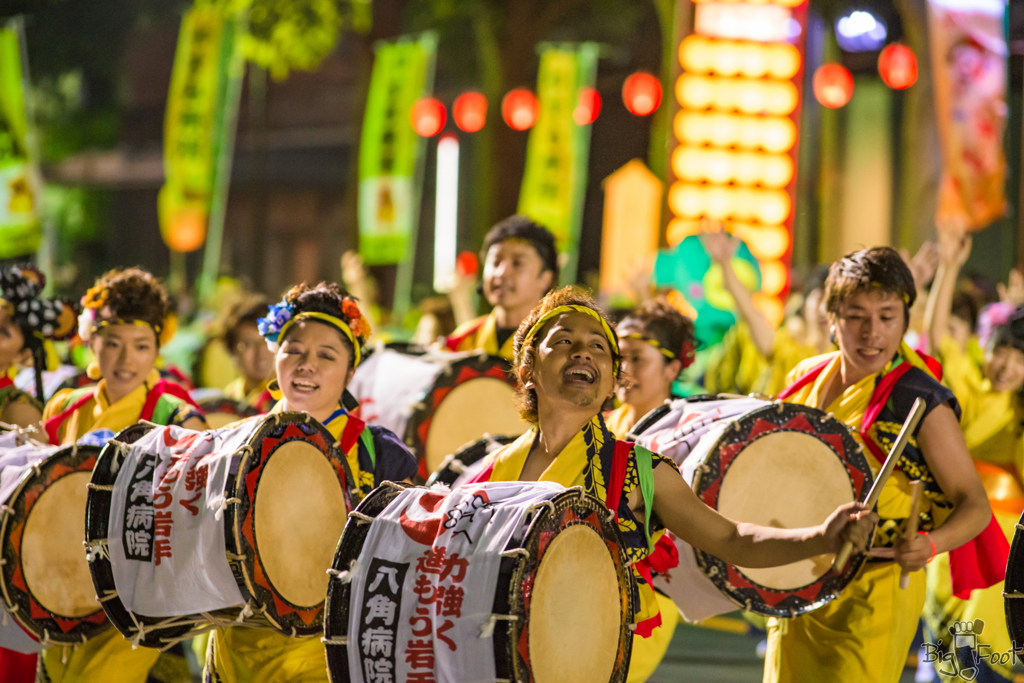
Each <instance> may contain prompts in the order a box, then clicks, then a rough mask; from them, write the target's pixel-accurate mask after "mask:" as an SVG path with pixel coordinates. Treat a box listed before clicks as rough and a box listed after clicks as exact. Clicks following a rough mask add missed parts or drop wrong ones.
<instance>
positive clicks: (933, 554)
mask: <svg viewBox="0 0 1024 683" xmlns="http://www.w3.org/2000/svg"><path fill="white" fill-rule="evenodd" d="M917 533H918V534H920V535H922V536H924V537H925V538H927V539H928V542H929V543H931V544H932V556H931V557H929V558H928V562H931V561H932V560H934V559H935V553H936V551H937V550H938V549H939V547H938V546H937V545H935V541H933V540H932V535H931V534H930V533H928V532H927V531H918V532H917Z"/></svg>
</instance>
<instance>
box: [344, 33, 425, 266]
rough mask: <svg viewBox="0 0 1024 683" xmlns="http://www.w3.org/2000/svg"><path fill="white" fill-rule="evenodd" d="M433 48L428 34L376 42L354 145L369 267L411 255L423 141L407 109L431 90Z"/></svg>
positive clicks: (363, 242)
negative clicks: (359, 135)
mask: <svg viewBox="0 0 1024 683" xmlns="http://www.w3.org/2000/svg"><path fill="white" fill-rule="evenodd" d="M436 51H437V38H436V36H435V35H434V34H433V33H424V34H421V35H420V36H418V37H415V38H403V39H400V40H398V41H395V42H389V43H383V42H382V43H379V44H377V46H376V52H375V58H374V62H373V74H372V76H371V78H370V91H369V94H368V95H367V99H366V113H365V116H364V117H363V135H362V139H361V140H360V143H359V253H360V255H361V256H362V258H363V261H364V262H365V263H367V264H370V265H380V264H389V263H403V262H405V261H407V260H409V259H410V258H411V256H412V247H411V245H412V243H413V242H414V240H415V235H416V228H417V221H418V219H419V207H420V202H419V192H420V182H421V179H422V169H421V167H422V159H423V151H424V143H425V140H423V139H422V138H420V137H419V136H418V135H416V132H415V131H414V130H413V129H412V124H411V123H410V122H409V113H410V112H411V111H412V106H413V104H414V103H415V102H416V100H418V99H419V98H421V97H423V96H425V95H427V94H429V93H430V91H431V89H432V88H433V81H434V56H435V54H436Z"/></svg>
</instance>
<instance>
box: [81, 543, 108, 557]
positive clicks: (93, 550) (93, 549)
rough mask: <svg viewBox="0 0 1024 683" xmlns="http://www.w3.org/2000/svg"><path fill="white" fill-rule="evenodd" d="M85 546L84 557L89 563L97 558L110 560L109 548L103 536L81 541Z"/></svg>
mask: <svg viewBox="0 0 1024 683" xmlns="http://www.w3.org/2000/svg"><path fill="white" fill-rule="evenodd" d="M82 545H84V546H85V559H86V560H88V561H89V562H90V563H91V562H95V561H96V560H98V559H103V560H106V561H107V562H110V548H109V544H108V542H107V539H105V538H97V539H95V540H93V541H82Z"/></svg>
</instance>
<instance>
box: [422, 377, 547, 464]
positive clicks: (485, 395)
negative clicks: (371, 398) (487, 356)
mask: <svg viewBox="0 0 1024 683" xmlns="http://www.w3.org/2000/svg"><path fill="white" fill-rule="evenodd" d="M528 427H529V425H527V424H526V423H525V422H523V420H522V418H520V417H519V410H518V408H516V390H515V389H513V388H512V387H510V386H509V385H508V383H507V382H505V381H504V380H500V379H494V378H493V377H480V378H478V379H476V380H474V381H472V382H465V383H463V384H461V385H459V386H456V387H455V388H453V389H452V390H451V391H450V392H449V393H448V394H447V396H445V398H444V400H443V401H442V402H441V403H440V405H438V406H437V412H435V413H434V417H433V420H432V424H431V426H430V431H429V432H428V433H427V444H426V451H425V454H424V457H425V458H426V461H427V470H428V471H430V472H433V471H434V469H435V468H437V467H439V466H440V465H441V463H442V462H444V459H445V457H447V456H448V454H449V453H454V452H455V451H457V450H458V449H459V448H461V447H462V446H465V445H466V444H467V443H470V442H472V441H475V440H477V439H479V438H480V436H481V435H482V434H513V435H516V436H518V435H520V434H522V433H523V432H525V431H526V429H527V428H528Z"/></svg>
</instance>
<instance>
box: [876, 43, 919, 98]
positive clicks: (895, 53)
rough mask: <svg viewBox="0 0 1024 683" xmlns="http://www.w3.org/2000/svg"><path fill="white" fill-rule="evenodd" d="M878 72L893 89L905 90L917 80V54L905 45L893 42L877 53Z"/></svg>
mask: <svg viewBox="0 0 1024 683" xmlns="http://www.w3.org/2000/svg"><path fill="white" fill-rule="evenodd" d="M878 73H879V75H881V77H882V80H883V81H885V84H886V85H887V86H889V87H890V88H892V89H893V90H905V89H906V88H909V87H910V86H912V85H914V83H916V82H917V55H915V54H914V51H913V50H911V49H910V48H909V47H907V46H906V45H902V44H900V43H893V44H892V45H890V46H888V47H887V48H885V49H884V50H882V53H881V54H880V55H878Z"/></svg>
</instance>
